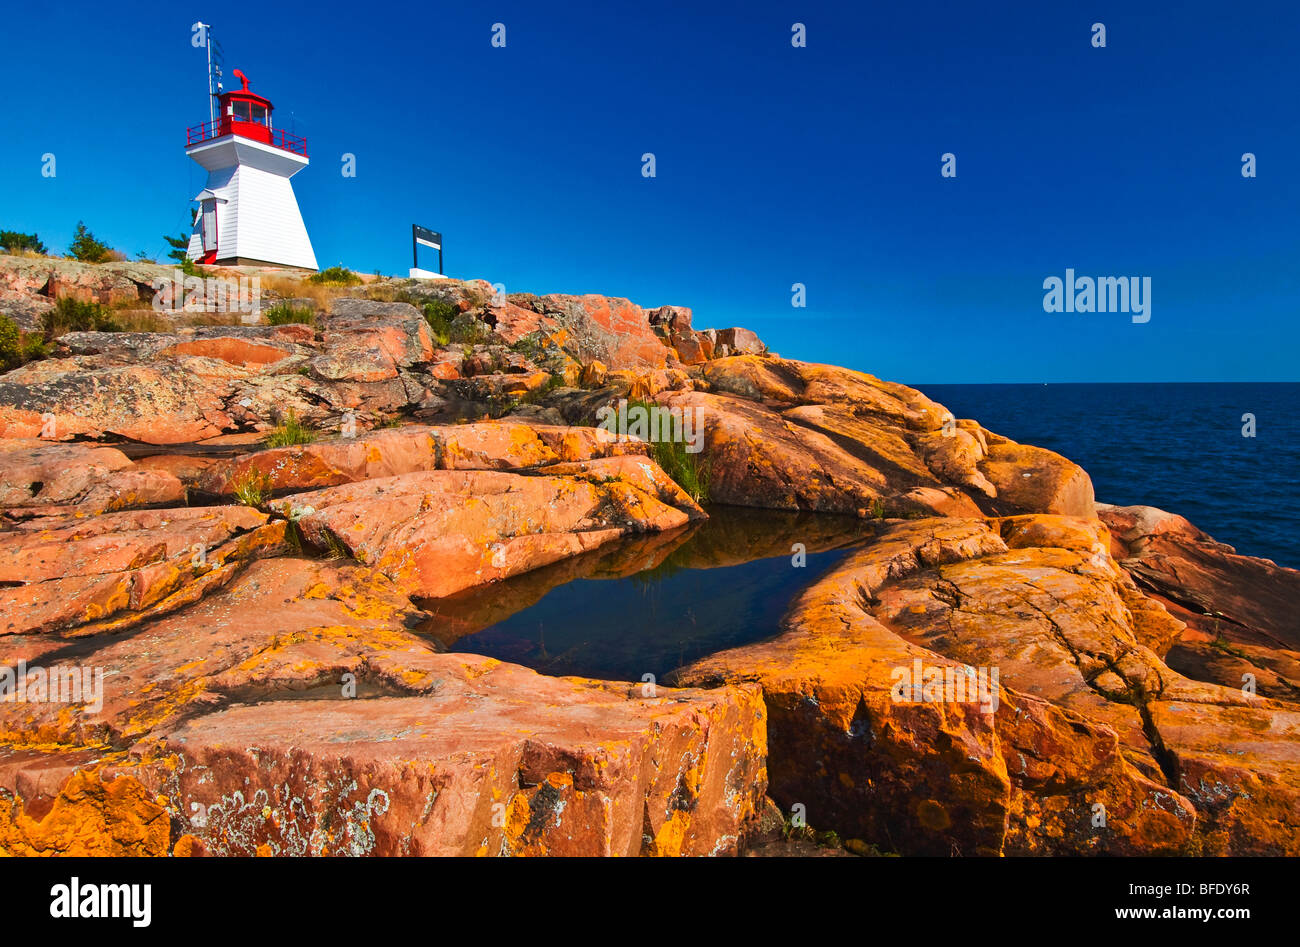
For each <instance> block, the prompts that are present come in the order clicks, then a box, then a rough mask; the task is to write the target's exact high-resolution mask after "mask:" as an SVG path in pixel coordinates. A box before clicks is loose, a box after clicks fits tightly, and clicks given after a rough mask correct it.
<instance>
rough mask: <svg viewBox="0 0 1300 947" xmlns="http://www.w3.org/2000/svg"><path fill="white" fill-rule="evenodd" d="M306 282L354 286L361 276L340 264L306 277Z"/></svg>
mask: <svg viewBox="0 0 1300 947" xmlns="http://www.w3.org/2000/svg"><path fill="white" fill-rule="evenodd" d="M307 282H309V283H320V284H323V285H326V286H356V285H358V284H359V283H360V282H361V277H360V276H357V274H356V273H353V272H352V271H351V270H349V269H348V268H347V267H345V266H343V265H341V264H340V265H339V266H331V267H329V268H328V269H324V270H321V271H320V272H319V273H316V274H314V275H312V276H309V277H307Z"/></svg>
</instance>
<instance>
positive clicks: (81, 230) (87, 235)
mask: <svg viewBox="0 0 1300 947" xmlns="http://www.w3.org/2000/svg"><path fill="white" fill-rule="evenodd" d="M68 252H69V253H71V254H72V255H73V257H75V258H76V259H78V260H80V261H81V262H82V263H103V262H104V261H105V260H107V259H108V258H109V257H110V255H111V253H110V251H109V248H108V244H105V243H100V242H99V241H98V240H96V239H95V235H94V234H93V233H91V232H90V231H89V230H87V229H86V225H85V223H84V222H83V221H80V220H79V221H77V229H76V231H75V232H74V233H73V235H72V243H71V244H69V245H68Z"/></svg>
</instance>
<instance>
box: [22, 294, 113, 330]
mask: <svg viewBox="0 0 1300 947" xmlns="http://www.w3.org/2000/svg"><path fill="white" fill-rule="evenodd" d="M41 325H42V327H43V328H44V329H45V338H46V340H47V341H49V340H52V339H57V338H58V337H59V336H61V335H63V334H64V333H67V332H121V331H122V325H121V323H119V322H118V321H117V320H116V319H114V318H113V316H112V315H111V314H110V313H109V311H108V310H107V309H105V308H104V307H103V306H101V305H100V304H99V303H92V302H82V301H81V300H79V299H73V298H72V297H71V296H64V297H63V298H62V299H59V300H56V301H55V303H54V308H53V309H51V310H49V311H47V312H45V313H42V314H41Z"/></svg>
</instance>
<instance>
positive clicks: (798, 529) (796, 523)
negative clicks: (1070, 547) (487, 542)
mask: <svg viewBox="0 0 1300 947" xmlns="http://www.w3.org/2000/svg"><path fill="white" fill-rule="evenodd" d="M709 517H710V518H709V519H708V520H707V521H706V522H704V523H700V524H698V525H695V526H692V527H686V528H684V529H682V530H678V531H675V532H673V533H665V534H655V535H648V536H639V537H634V538H630V539H626V540H623V541H621V542H619V543H616V544H611V545H610V546H608V547H605V548H602V549H599V550H596V551H594V552H591V553H589V554H587V555H585V556H581V557H578V558H576V559H570V560H567V561H565V562H561V563H556V564H555V565H552V566H548V567H546V568H543V569H538V570H535V571H533V572H529V573H526V574H524V575H521V576H516V577H515V578H513V579H508V580H506V581H504V582H499V583H495V584H493V585H489V586H485V587H482V588H478V589H472V590H470V591H468V592H464V593H461V594H459V595H455V596H452V597H450V598H445V599H437V600H428V601H424V602H421V603H420V604H421V605H422V607H424V608H425V609H427V610H428V611H429V612H431V613H432V614H433V617H432V618H431V619H430V620H429V621H427V622H426V623H425V624H424V625H423V626H422V627H421V631H422V632H423V633H424V634H426V635H428V636H430V637H431V638H433V639H435V640H436V641H437V642H438V643H439V644H440V645H441V646H443V647H445V648H447V649H448V650H451V651H468V652H472V653H475V654H484V655H489V656H491V657H494V658H500V659H501V660H503V661H510V662H512V663H515V664H522V665H525V666H527V667H531V668H534V669H535V670H538V671H541V672H543V673H546V674H557V675H560V674H575V675H579V676H583V677H594V678H601V679H606V680H625V681H640V680H642V678H643V675H646V674H653V675H654V676H655V679H656V680H661V679H662V678H663V676H664V675H665V674H667V673H668V672H669V671H671V670H673V669H675V668H678V667H681V666H682V665H684V664H688V663H690V662H691V661H694V660H696V659H698V658H701V657H703V656H705V655H708V654H712V653H713V652H716V651H721V650H723V649H725V648H732V647H736V646H737V645H742V644H748V643H750V642H753V641H759V640H762V639H764V638H769V637H771V636H772V635H774V634H776V633H777V632H778V631H779V630H780V621H781V618H782V616H783V615H784V614H785V612H786V609H787V608H788V606H789V605H790V603H791V601H792V600H793V599H794V597H795V596H796V595H797V594H798V593H799V592H800V591H802V590H803V589H804V588H806V587H807V586H808V585H809V584H810V583H811V582H812V581H813V580H814V579H816V578H817V576H819V575H820V574H822V573H823V572H825V571H826V570H827V569H828V568H829V567H830V566H832V565H834V564H835V563H837V562H838V561H840V560H841V559H842V558H844V556H845V555H847V553H848V551H849V549H850V548H851V547H854V546H857V545H859V544H861V543H862V542H864V541H866V540H868V539H869V538H870V537H871V536H872V535H873V533H874V529H875V524H874V523H871V522H865V521H862V520H858V519H854V518H850V517H839V516H829V515H825V514H807V513H782V512H773V511H767V510H748V509H742V508H738V507H717V506H715V507H712V508H711V509H710V510H709ZM796 543H802V544H803V546H804V547H805V548H806V550H807V554H806V563H805V565H804V566H803V567H802V568H796V567H795V566H794V565H793V562H792V559H793V556H794V551H793V549H792V547H793V546H794V544H796Z"/></svg>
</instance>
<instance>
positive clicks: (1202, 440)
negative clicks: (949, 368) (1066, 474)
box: [917, 383, 1300, 568]
mask: <svg viewBox="0 0 1300 947" xmlns="http://www.w3.org/2000/svg"><path fill="white" fill-rule="evenodd" d="M917 387H918V388H920V390H921V391H923V392H925V394H927V395H928V396H930V397H931V398H933V399H934V400H936V401H938V402H939V403H941V404H943V405H944V406H945V407H947V408H948V410H950V411H952V412H953V414H955V415H956V416H957V417H959V418H974V419H975V420H977V421H979V423H980V424H982V425H983V426H984V427H986V428H988V429H989V430H990V431H996V432H997V433H998V434H1002V435H1004V436H1006V437H1009V438H1011V439H1013V440H1016V441H1020V442H1022V443H1025V444H1037V445H1038V446H1040V447H1046V448H1049V449H1051V450H1054V451H1056V452H1057V453H1059V454H1063V455H1065V456H1066V457H1068V458H1070V459H1071V460H1073V461H1075V462H1076V463H1078V464H1080V465H1082V466H1083V468H1084V469H1085V470H1087V471H1088V473H1089V474H1091V475H1092V482H1093V484H1094V485H1095V487H1096V490H1097V499H1098V500H1100V501H1103V502H1106V503H1118V504H1120V505H1125V506H1127V505H1131V504H1139V503H1140V504H1146V505H1148V506H1156V507H1160V508H1161V509H1163V510H1169V511H1171V512H1174V513H1180V514H1182V515H1183V516H1185V517H1187V518H1188V519H1189V520H1191V521H1192V522H1193V523H1194V524H1196V525H1197V526H1198V527H1200V528H1201V529H1203V530H1204V531H1205V532H1207V533H1209V534H1210V535H1211V536H1213V537H1214V538H1215V539H1217V540H1219V541H1220V542H1225V543H1228V544H1229V545H1231V546H1235V547H1236V548H1237V551H1238V552H1240V553H1243V554H1245V555H1250V556H1262V557H1264V558H1266V559H1272V560H1274V561H1275V562H1277V563H1279V564H1281V565H1284V566H1291V567H1293V568H1300V511H1298V510H1297V507H1296V484H1297V477H1298V475H1300V384H1294V383H1286V384H1282V383H1279V384H1265V383H1243V384H1199V383H1187V384H1111V385H1077V384H1075V385H918V386H917ZM1247 413H1250V414H1253V415H1254V416H1255V428H1256V430H1255V437H1253V438H1249V437H1243V436H1242V427H1243V421H1242V415H1243V414H1247Z"/></svg>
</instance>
